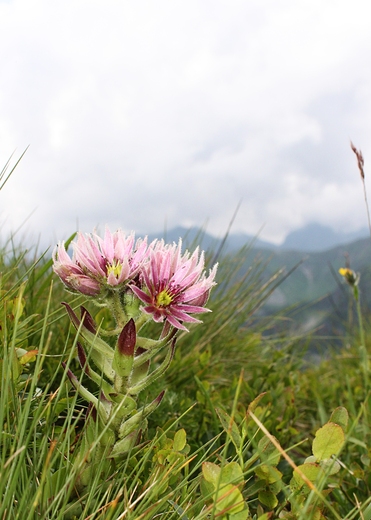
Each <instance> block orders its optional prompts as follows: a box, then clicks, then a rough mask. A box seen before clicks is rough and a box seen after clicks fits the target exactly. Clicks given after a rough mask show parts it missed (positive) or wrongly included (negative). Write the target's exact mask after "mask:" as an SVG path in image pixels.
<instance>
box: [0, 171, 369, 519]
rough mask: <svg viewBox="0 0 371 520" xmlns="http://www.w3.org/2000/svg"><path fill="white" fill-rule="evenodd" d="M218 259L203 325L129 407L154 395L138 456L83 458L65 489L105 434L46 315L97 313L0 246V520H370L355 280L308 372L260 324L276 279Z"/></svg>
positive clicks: (302, 353)
mask: <svg viewBox="0 0 371 520" xmlns="http://www.w3.org/2000/svg"><path fill="white" fill-rule="evenodd" d="M0 177H1V176H0ZM0 180H1V178H0ZM71 238H72V237H71ZM210 256H212V255H210ZM248 258H251V261H250V263H249V266H248V267H247V268H246V265H247V262H248V260H247V259H248ZM209 260H210V259H209ZM219 260H220V267H219V270H218V275H217V281H218V286H217V287H216V288H215V289H214V290H213V292H212V293H211V298H210V300H209V302H208V307H210V308H211V309H212V311H213V312H212V313H208V314H204V315H203V323H202V324H200V325H197V326H192V327H190V329H191V330H190V333H184V332H182V331H180V334H179V337H178V343H177V347H176V351H175V355H174V358H173V360H172V363H171V365H170V367H169V369H168V370H167V371H166V372H165V374H164V375H163V376H162V377H160V378H158V379H156V380H155V381H153V383H151V385H150V386H148V387H147V388H146V389H145V390H144V391H143V392H142V393H141V395H140V400H141V405H144V406H145V405H146V404H147V403H149V402H151V401H152V399H153V397H152V396H153V395H158V394H159V393H161V392H162V391H163V390H165V391H166V393H165V396H164V398H163V400H162V402H161V404H160V406H158V407H157V408H156V409H155V410H154V411H153V413H152V414H151V415H150V416H148V418H147V420H148V429H147V430H145V432H144V434H143V437H142V438H141V439H140V441H139V444H137V445H134V446H131V447H130V450H129V452H128V453H127V454H126V455H125V456H123V457H120V458H117V459H112V461H111V463H110V464H107V463H106V460H107V459H105V458H104V457H103V456H102V458H101V461H100V460H99V459H98V460H96V461H95V463H94V471H92V472H90V474H89V475H88V477H89V478H88V479H86V480H87V482H86V483H85V484H84V486H79V485H78V483H79V479H80V480H81V475H82V474H83V473H84V468H85V467H86V461H87V460H88V459H89V457H90V456H91V454H92V453H93V452H94V449H95V448H96V446H97V445H98V443H99V441H100V440H101V439H102V437H103V436H104V435H105V434H106V433H107V432H108V429H103V431H101V430H99V431H98V427H97V430H96V431H95V430H94V427H92V423H91V422H89V421H87V420H86V415H87V408H88V403H87V401H85V400H84V399H83V397H80V396H79V395H78V393H77V392H76V391H75V389H74V388H73V387H72V385H71V383H70V381H69V379H68V377H67V373H66V371H65V370H64V368H63V367H62V362H63V363H66V364H67V366H68V367H69V368H70V369H71V370H72V371H73V373H74V374H75V375H76V376H77V377H79V378H80V380H81V381H82V383H83V385H84V386H85V387H86V388H87V389H88V390H89V391H90V392H92V393H95V394H96V395H97V394H98V391H97V390H96V385H93V384H92V381H90V380H89V379H88V378H87V377H86V376H85V375H84V374H83V373H82V370H81V368H80V366H79V364H78V362H77V349H76V345H77V338H78V336H81V329H80V330H79V331H78V332H76V331H75V329H74V328H73V327H72V326H71V324H70V321H69V319H68V315H67V312H66V308H65V307H64V306H62V305H61V302H62V301H64V302H67V303H68V304H69V305H70V306H71V308H73V309H78V308H79V307H80V305H84V306H85V307H86V308H87V309H88V311H89V312H90V313H91V314H92V316H93V318H94V319H95V321H96V322H97V323H101V322H102V319H106V320H108V318H109V316H108V315H106V309H104V308H102V309H99V308H96V307H94V306H93V305H92V304H91V302H90V301H89V300H87V299H85V298H84V297H83V296H79V297H76V296H74V295H72V294H69V293H67V292H66V291H65V289H64V287H63V286H62V284H61V283H60V281H59V280H58V279H57V278H56V277H55V275H54V274H53V272H52V262H51V260H49V259H48V257H47V256H46V255H39V254H37V252H36V251H25V250H24V249H23V248H22V245H16V244H15V242H14V240H12V239H9V240H8V241H5V242H4V243H3V244H2V245H1V248H0V300H1V305H0V381H1V388H0V518H2V519H7V520H8V519H9V520H13V519H14V520H16V519H17V520H18V519H19V520H23V519H24V520H26V519H27V520H30V519H44V520H54V519H74V518H75V519H81V520H83V519H94V520H95V519H104V520H111V519H112V520H114V519H117V520H119V519H127V520H141V519H142V520H151V519H161V520H162V519H163V520H170V519H171V520H192V519H194V520H202V519H220V520H248V519H250V520H251V519H253V520H258V519H260V520H268V519H276V518H277V519H279V518H284V519H290V520H307V519H313V520H316V519H337V520H340V519H343V520H351V519H358V518H361V519H363V520H371V498H370V497H371V489H370V488H371V402H370V393H371V384H370V383H371V377H370V376H371V374H370V363H369V349H370V348H371V345H370V343H369V341H368V337H369V332H370V324H369V318H368V315H367V312H365V311H363V313H362V314H360V313H359V311H360V310H361V312H362V309H363V306H362V303H363V294H364V289H363V286H362V279H361V281H360V283H359V285H356V286H355V284H354V280H356V278H354V279H353V278H352V277H348V282H349V285H350V286H349V287H348V286H347V285H345V284H344V289H345V290H346V291H347V296H348V300H349V302H353V308H354V313H352V314H349V313H348V317H349V321H348V322H347V323H346V324H345V325H346V326H345V328H344V330H345V331H346V332H345V333H344V335H343V336H342V337H340V338H338V342H339V341H341V342H342V348H339V347H338V345H337V348H336V350H334V351H333V352H332V353H331V352H330V353H329V355H328V356H327V357H326V359H323V360H322V361H320V362H316V363H315V362H314V361H313V358H311V357H308V356H307V355H306V354H307V349H308V346H309V344H310V340H311V341H312V342H313V341H315V339H313V338H310V337H309V336H308V335H302V336H300V337H298V336H297V335H290V334H288V333H287V332H284V328H283V327H282V326H278V325H279V324H281V323H283V322H285V315H284V314H283V313H280V315H278V316H272V315H264V314H263V313H261V312H260V310H261V307H262V305H263V304H264V302H265V301H266V299H267V298H269V296H270V295H271V294H272V291H274V290H275V288H276V287H277V286H279V283H280V281H282V280H283V277H284V275H283V273H282V272H280V271H276V272H272V275H271V276H270V277H267V275H266V273H267V272H268V271H267V266H266V263H265V262H262V261H260V262H259V261H258V260H256V259H254V255H253V253H252V251H251V250H250V249H249V248H244V249H242V250H241V251H240V252H239V253H238V254H235V255H233V256H225V257H223V258H220V259H219ZM346 274H349V273H346ZM352 280H353V282H352ZM357 282H358V279H357ZM352 283H353V285H352ZM361 316H362V320H361V319H360V318H361ZM103 323H105V322H104V321H103ZM77 328H79V327H77ZM165 356H166V354H165V353H162V352H161V353H160V354H158V355H157V356H156V357H155V358H154V365H155V366H154V367H153V368H154V369H155V368H156V367H159V366H161V363H162V362H163V360H164V358H165ZM84 450H85V451H84ZM82 451H83V452H84V453H85V458H81V456H80V454H81V452H82ZM84 475H85V477H86V473H84Z"/></svg>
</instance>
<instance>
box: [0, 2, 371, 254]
mask: <svg viewBox="0 0 371 520" xmlns="http://www.w3.org/2000/svg"><path fill="white" fill-rule="evenodd" d="M368 14H369V9H368V2H366V0H353V2H352V3H349V2H348V1H345V0H310V1H307V0H187V1H185V0H156V1H154V0H131V1H128V0H104V1H103V0H101V1H96V0H64V1H63V2H61V1H57V0H6V1H4V0H0V66H1V74H0V167H1V166H2V165H4V164H5V163H6V161H7V160H8V158H9V157H10V156H11V154H12V153H13V158H12V163H14V162H15V161H16V160H17V158H18V157H19V156H20V155H21V154H22V152H23V151H24V150H25V149H26V147H28V146H29V148H28V149H27V152H26V154H25V155H24V157H23V158H22V160H21V162H20V164H19V165H18V166H17V168H16V170H15V171H14V173H13V175H12V177H11V178H10V180H9V181H8V182H7V184H6V185H5V186H4V188H3V190H2V191H1V192H0V218H1V221H0V229H1V233H2V234H4V233H6V232H8V231H9V230H11V231H12V232H14V231H16V230H18V229H19V228H20V231H19V232H18V233H21V234H22V233H24V234H25V236H27V237H28V238H29V237H35V238H38V237H41V241H42V242H43V243H45V244H49V243H50V244H51V245H53V244H54V243H55V242H56V241H58V240H63V239H66V238H67V237H68V236H70V234H71V233H73V232H74V231H75V230H77V229H79V230H81V231H84V232H91V231H93V229H94V228H96V227H98V229H103V228H104V226H105V225H109V226H110V228H111V229H112V230H113V229H116V228H118V227H121V228H122V229H124V230H125V231H126V232H130V231H132V230H134V231H136V232H137V234H145V233H153V232H157V231H162V230H164V228H167V229H171V228H173V227H175V226H177V225H183V226H204V227H205V226H206V229H207V231H209V232H210V233H213V234H215V235H216V236H221V235H223V234H224V232H225V231H226V229H227V227H228V225H229V223H230V221H231V218H232V216H233V214H234V211H235V209H236V207H237V206H238V204H239V203H241V206H240V208H239V211H238V214H237V216H236V218H235V221H234V223H233V227H232V231H233V232H244V233H247V234H249V235H256V234H257V233H260V238H262V239H265V240H269V241H272V242H275V243H280V242H282V241H283V240H284V238H285V236H286V235H287V234H288V233H289V232H290V231H293V230H295V229H297V228H300V227H301V226H304V225H305V224H307V223H309V222H317V223H320V224H323V225H326V226H329V227H331V228H332V229H334V230H335V231H342V230H343V231H346V232H353V231H356V230H358V229H360V228H364V227H366V226H367V216H366V209H365V203H364V195H363V187H362V183H361V180H360V176H359V172H358V169H357V163H356V158H355V156H354V154H353V153H352V151H351V149H350V145H349V143H350V140H352V141H353V142H354V144H355V146H356V147H357V148H360V149H361V150H362V152H363V155H364V157H365V173H366V179H365V181H366V189H368V190H369V191H370V188H371V181H370V179H369V178H368V164H369V163H368V161H369V160H370V164H371V64H370V55H371V17H370V16H369V15H368ZM369 172H370V175H371V168H370V170H369ZM370 198H371V191H370Z"/></svg>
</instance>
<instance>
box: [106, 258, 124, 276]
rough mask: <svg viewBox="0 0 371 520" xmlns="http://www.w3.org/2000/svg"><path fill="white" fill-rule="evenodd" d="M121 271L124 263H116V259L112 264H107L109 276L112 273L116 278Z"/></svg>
mask: <svg viewBox="0 0 371 520" xmlns="http://www.w3.org/2000/svg"><path fill="white" fill-rule="evenodd" d="M121 271H122V264H120V263H119V262H117V263H116V261H115V260H114V261H113V263H112V264H111V265H108V266H107V276H109V275H110V274H111V273H112V274H113V275H114V276H115V277H116V278H118V277H119V276H120V274H121Z"/></svg>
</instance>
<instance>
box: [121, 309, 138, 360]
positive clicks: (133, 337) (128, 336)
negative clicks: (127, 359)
mask: <svg viewBox="0 0 371 520" xmlns="http://www.w3.org/2000/svg"><path fill="white" fill-rule="evenodd" d="M136 341H137V334H136V330H135V323H134V320H133V318H131V319H130V320H129V321H128V322H127V324H126V325H125V327H124V328H123V329H122V331H121V333H120V335H119V338H118V341H117V350H118V351H119V353H120V354H121V355H123V356H134V349H135V343H136Z"/></svg>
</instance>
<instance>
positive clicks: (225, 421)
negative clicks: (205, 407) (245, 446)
mask: <svg viewBox="0 0 371 520" xmlns="http://www.w3.org/2000/svg"><path fill="white" fill-rule="evenodd" d="M215 411H216V413H217V414H218V417H219V419H220V422H221V423H222V426H223V428H224V430H225V432H226V433H227V434H228V436H229V438H230V439H231V441H232V442H233V444H234V445H235V446H236V448H237V450H240V449H241V445H242V437H241V435H240V432H239V430H238V427H237V424H236V423H235V421H234V420H233V419H232V417H231V416H230V415H228V414H227V413H226V412H225V411H224V410H221V409H220V408H215Z"/></svg>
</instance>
